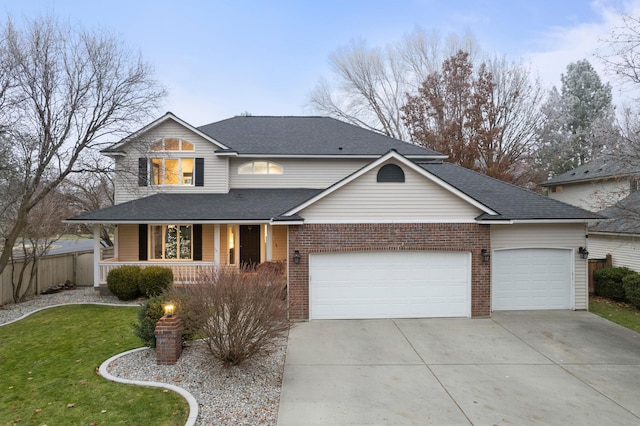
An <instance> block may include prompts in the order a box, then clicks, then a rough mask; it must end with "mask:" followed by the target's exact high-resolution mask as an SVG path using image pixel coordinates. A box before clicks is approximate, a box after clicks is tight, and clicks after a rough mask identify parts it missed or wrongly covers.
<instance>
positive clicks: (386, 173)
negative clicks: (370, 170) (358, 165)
mask: <svg viewBox="0 0 640 426" xmlns="http://www.w3.org/2000/svg"><path fill="white" fill-rule="evenodd" d="M377 181H378V182H404V171H403V170H402V168H401V167H400V166H397V165H395V164H387V165H385V166H382V167H381V168H380V170H378V176H377Z"/></svg>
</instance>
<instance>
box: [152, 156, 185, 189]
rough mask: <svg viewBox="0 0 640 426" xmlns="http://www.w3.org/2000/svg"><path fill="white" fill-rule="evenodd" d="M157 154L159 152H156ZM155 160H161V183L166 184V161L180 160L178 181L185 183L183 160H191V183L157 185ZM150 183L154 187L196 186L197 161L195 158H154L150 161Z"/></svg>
mask: <svg viewBox="0 0 640 426" xmlns="http://www.w3.org/2000/svg"><path fill="white" fill-rule="evenodd" d="M156 152H157V151H156ZM173 152H176V151H173ZM153 160H161V161H162V165H161V166H160V174H161V176H160V177H161V178H162V179H160V181H161V182H164V171H165V170H166V167H165V164H164V163H165V161H166V160H178V178H179V179H178V180H179V181H180V182H184V175H183V172H182V160H191V161H192V163H193V170H192V171H191V183H156V182H155V176H154V169H153ZM149 173H150V176H149V182H150V183H151V185H152V186H194V185H195V175H196V159H195V157H178V158H173V157H152V158H150V159H149Z"/></svg>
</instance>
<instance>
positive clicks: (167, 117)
mask: <svg viewBox="0 0 640 426" xmlns="http://www.w3.org/2000/svg"><path fill="white" fill-rule="evenodd" d="M167 120H173V121H175V122H176V123H178V124H180V125H181V126H184V127H186V128H187V129H189V130H191V131H192V132H194V133H196V134H197V135H198V136H201V137H202V138H204V139H206V140H208V141H209V142H211V143H212V144H214V145H216V146H218V147H220V149H229V147H228V146H226V145H224V144H222V143H220V142H218V141H217V140H215V139H213V138H212V137H211V136H209V135H207V134H206V133H203V132H201V131H200V130H198V129H197V128H195V127H193V126H192V125H191V124H189V123H187V122H186V121H184V120H182V119H180V118H178V117H177V116H175V115H174V114H173V113H172V112H167V113H166V114H165V115H163V116H162V117H160V118H158V119H157V120H155V121H152V122H151V123H149V124H147V125H146V126H144V127H143V128H141V129H140V130H137V131H135V132H133V133H132V134H130V135H129V136H127V137H125V138H124V139H122V140H121V141H120V142H118V143H117V144H115V145H113V148H118V147H121V146H123V145H125V144H127V143H128V142H130V141H131V140H132V139H135V138H137V137H138V136H140V135H141V134H143V133H146V132H148V131H149V130H151V129H153V128H154V127H156V126H158V125H160V124H162V123H164V122H165V121H167ZM105 154H108V153H105Z"/></svg>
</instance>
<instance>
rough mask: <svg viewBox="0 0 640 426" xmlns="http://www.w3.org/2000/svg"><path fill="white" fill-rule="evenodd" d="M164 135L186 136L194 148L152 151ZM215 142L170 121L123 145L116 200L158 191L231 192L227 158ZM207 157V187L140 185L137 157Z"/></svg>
mask: <svg viewBox="0 0 640 426" xmlns="http://www.w3.org/2000/svg"><path fill="white" fill-rule="evenodd" d="M163 137H175V138H182V139H185V140H187V141H189V142H191V143H192V144H194V151H182V152H175V153H171V154H167V153H156V152H154V153H149V151H148V149H149V146H150V145H151V144H152V143H153V142H155V141H156V140H158V139H160V138H163ZM216 149H217V147H216V146H215V145H213V144H212V143H211V142H209V141H207V140H206V139H204V138H202V137H201V136H199V135H197V134H196V133H194V132H192V131H190V130H188V129H186V128H185V127H183V126H181V125H179V124H178V123H176V122H173V121H167V122H165V123H162V124H161V125H159V126H157V127H155V128H153V129H151V130H150V131H149V132H147V133H145V134H144V135H141V136H140V137H139V138H138V139H137V140H135V141H131V142H130V143H129V144H127V145H126V146H125V147H124V150H125V151H126V153H127V156H126V157H117V158H116V174H115V175H116V181H115V202H116V204H119V203H123V202H125V201H130V200H133V199H136V198H142V197H146V196H149V195H152V194H155V193H158V192H180V193H196V192H208V193H212V192H228V190H229V170H228V160H227V159H226V158H218V157H217V156H216V155H215V154H214V151H215V150H216ZM140 157H147V158H151V157H154V158H159V157H164V158H180V157H187V158H191V157H193V158H196V157H200V158H204V186H146V187H139V186H138V158H140Z"/></svg>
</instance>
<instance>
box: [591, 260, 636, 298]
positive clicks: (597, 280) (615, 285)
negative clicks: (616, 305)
mask: <svg viewBox="0 0 640 426" xmlns="http://www.w3.org/2000/svg"><path fill="white" fill-rule="evenodd" d="M632 273H634V272H633V271H632V270H631V269H629V268H627V267H608V268H602V269H598V270H597V271H595V272H594V273H593V283H594V288H595V292H596V294H597V295H598V296H602V297H606V298H607V299H611V300H625V297H624V288H623V287H622V279H623V278H624V277H625V276H627V275H629V274H632Z"/></svg>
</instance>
